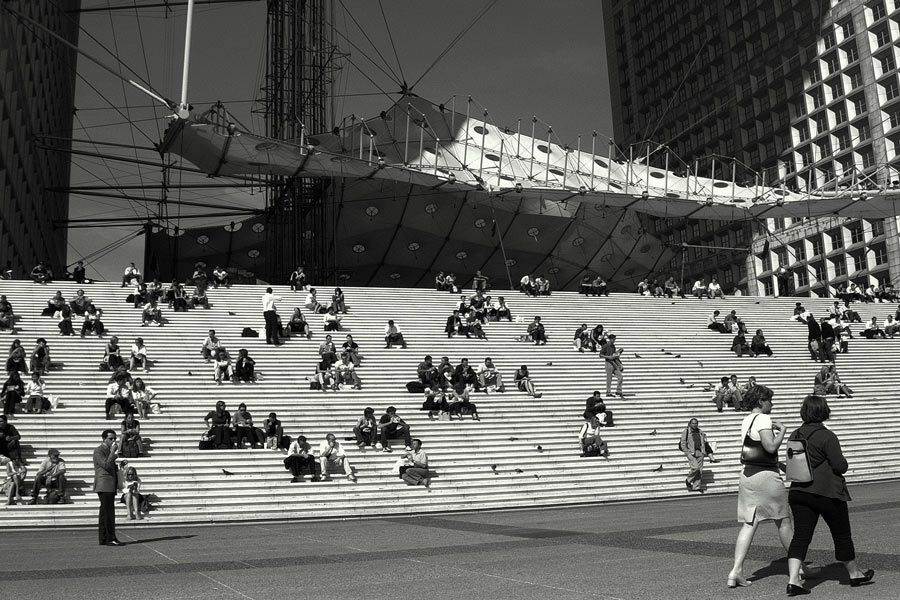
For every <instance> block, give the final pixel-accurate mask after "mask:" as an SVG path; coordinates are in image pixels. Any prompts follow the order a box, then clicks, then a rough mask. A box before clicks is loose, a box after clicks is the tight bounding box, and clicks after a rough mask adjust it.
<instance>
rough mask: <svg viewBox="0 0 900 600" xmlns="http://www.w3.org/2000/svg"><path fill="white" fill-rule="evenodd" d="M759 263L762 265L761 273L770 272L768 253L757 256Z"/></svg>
mask: <svg viewBox="0 0 900 600" xmlns="http://www.w3.org/2000/svg"><path fill="white" fill-rule="evenodd" d="M759 260H760V263H761V265H762V270H763V271H771V270H772V257H771V256H770V255H769V253H768V252H766V253H765V254H760V256H759Z"/></svg>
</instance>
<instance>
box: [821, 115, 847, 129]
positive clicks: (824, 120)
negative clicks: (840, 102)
mask: <svg viewBox="0 0 900 600" xmlns="http://www.w3.org/2000/svg"><path fill="white" fill-rule="evenodd" d="M846 118H847V117H846V116H845V117H844V119H845V120H846ZM813 119H814V120H815V121H816V131H817V132H818V133H824V132H826V131H828V116H827V115H826V114H825V113H824V112H820V113H819V114H817V115H815V116H814V117H813Z"/></svg>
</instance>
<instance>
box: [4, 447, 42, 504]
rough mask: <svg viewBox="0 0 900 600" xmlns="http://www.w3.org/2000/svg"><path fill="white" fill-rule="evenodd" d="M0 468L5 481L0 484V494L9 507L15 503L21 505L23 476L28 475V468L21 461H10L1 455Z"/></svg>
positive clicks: (23, 486)
mask: <svg viewBox="0 0 900 600" xmlns="http://www.w3.org/2000/svg"><path fill="white" fill-rule="evenodd" d="M0 468H2V471H5V472H6V479H5V480H4V481H3V482H2V484H0V494H2V495H3V496H5V497H6V504H7V505H9V506H13V505H14V504H16V503H18V504H22V490H23V489H25V476H26V475H28V468H27V467H26V466H25V465H24V464H22V461H20V460H12V459H11V458H9V457H8V456H3V455H0ZM29 504H30V503H29ZM35 504H37V502H35Z"/></svg>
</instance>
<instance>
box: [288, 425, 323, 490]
mask: <svg viewBox="0 0 900 600" xmlns="http://www.w3.org/2000/svg"><path fill="white" fill-rule="evenodd" d="M284 468H285V469H287V470H289V471H290V472H291V483H299V482H301V481H303V471H304V469H305V470H307V471H309V474H310V476H311V477H312V480H313V481H318V480H319V478H318V476H317V475H316V459H315V457H313V455H312V447H310V445H309V442H307V441H306V436H305V435H298V436H297V439H296V440H294V441H293V442H291V445H290V447H289V448H288V455H287V456H286V457H284Z"/></svg>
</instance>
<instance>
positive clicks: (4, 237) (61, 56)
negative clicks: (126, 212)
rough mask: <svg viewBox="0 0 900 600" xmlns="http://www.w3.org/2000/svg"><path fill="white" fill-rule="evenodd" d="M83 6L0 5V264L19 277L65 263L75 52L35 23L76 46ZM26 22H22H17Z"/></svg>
mask: <svg viewBox="0 0 900 600" xmlns="http://www.w3.org/2000/svg"><path fill="white" fill-rule="evenodd" d="M80 6H81V2H80V0H4V1H3V6H2V7H0V265H5V264H6V261H10V262H11V263H12V266H13V270H14V272H15V274H16V277H17V278H18V277H22V276H24V275H25V274H27V273H28V272H30V270H31V268H32V267H33V266H34V265H35V264H36V263H37V261H39V260H44V261H46V262H47V263H48V264H49V265H50V266H51V267H52V268H53V270H54V271H55V272H56V273H57V274H61V272H62V271H63V269H64V267H65V260H66V239H67V236H66V229H65V226H64V225H62V226H54V222H55V221H56V222H60V223H61V222H64V221H65V220H66V219H67V218H68V212H69V201H68V194H66V193H64V192H53V191H49V190H51V189H65V188H67V187H68V185H69V162H70V156H69V153H68V152H66V150H68V149H69V148H70V146H71V144H70V142H69V141H68V140H69V139H70V138H71V135H72V120H73V112H74V96H75V66H76V53H75V52H74V51H73V50H71V49H70V48H68V47H67V46H66V45H65V44H63V43H61V42H60V41H58V40H56V39H54V38H53V37H52V36H51V35H50V34H49V33H47V31H44V30H42V29H41V28H40V27H38V26H36V25H35V23H38V24H40V25H41V26H42V27H44V28H47V29H49V30H51V31H53V32H54V33H55V34H56V35H58V36H60V37H62V38H64V39H66V40H68V41H69V42H70V43H72V44H77V41H78V9H79V8H80ZM22 17H24V18H22Z"/></svg>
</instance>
